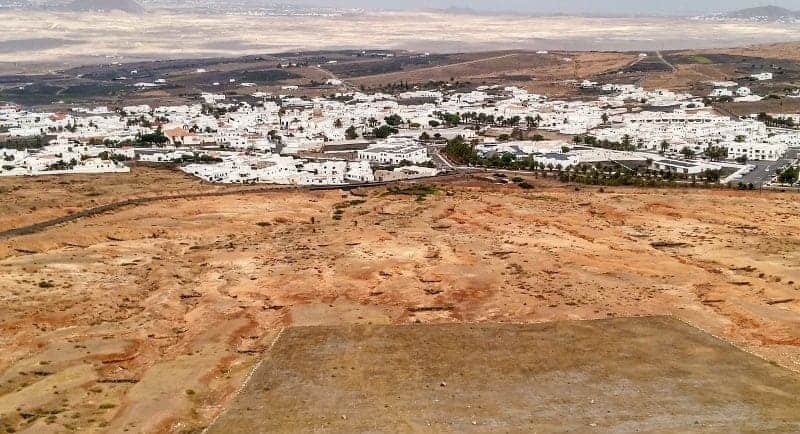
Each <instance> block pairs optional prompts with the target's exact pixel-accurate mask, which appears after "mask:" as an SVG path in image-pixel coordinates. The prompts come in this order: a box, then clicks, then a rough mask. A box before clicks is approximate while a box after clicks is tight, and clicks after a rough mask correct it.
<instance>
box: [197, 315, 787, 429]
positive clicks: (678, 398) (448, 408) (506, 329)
mask: <svg viewBox="0 0 800 434" xmlns="http://www.w3.org/2000/svg"><path fill="white" fill-rule="evenodd" d="M310 431H323V432H341V433H357V432H418V431H426V432H431V431H432V432H487V431H490V432H552V431H561V432H563V431H570V432H584V431H596V432H609V431H614V432H632V431H660V432H709V431H713V432H741V431H771V432H800V375H798V374H796V373H793V372H791V371H788V370H785V369H783V368H780V367H778V366H774V365H772V364H770V363H768V362H765V361H764V360H762V359H759V358H757V357H755V356H752V355H750V354H748V353H745V352H743V351H740V350H738V349H736V348H735V347H733V346H731V345H729V344H728V343H725V342H723V341H720V340H718V339H716V338H714V337H712V336H710V335H708V334H705V333H703V332H701V331H699V330H697V329H695V328H693V327H691V326H688V325H686V324H684V323H682V322H680V321H678V320H676V319H673V318H669V317H646V318H624V319H608V320H597V321H576V322H570V321H568V322H555V323H544V324H532V325H511V324H446V325H408V326H342V327H302V328H290V329H287V330H286V331H285V332H284V333H283V335H282V336H281V337H280V338H279V340H278V341H277V342H276V343H275V345H274V347H273V348H272V350H271V352H270V353H269V354H268V355H266V358H265V360H264V362H263V363H262V364H261V365H260V366H259V367H258V368H257V369H256V371H255V373H254V375H253V376H252V378H251V379H250V381H249V383H248V384H247V385H246V387H245V388H244V390H243V392H242V393H241V394H240V395H239V396H238V397H237V398H236V399H235V401H234V402H233V403H232V405H231V406H230V408H229V409H228V410H227V411H226V412H225V413H223V414H222V416H221V417H220V418H219V419H218V420H217V421H216V422H215V423H214V424H213V425H212V426H211V427H210V429H209V432H211V433H229V432H237V433H261V432H264V433H266V432H310Z"/></svg>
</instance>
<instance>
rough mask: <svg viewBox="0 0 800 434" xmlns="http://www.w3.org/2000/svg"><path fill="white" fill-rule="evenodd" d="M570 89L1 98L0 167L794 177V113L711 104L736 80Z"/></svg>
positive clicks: (299, 176)
mask: <svg viewBox="0 0 800 434" xmlns="http://www.w3.org/2000/svg"><path fill="white" fill-rule="evenodd" d="M771 78H772V77H771V76H770V74H769V73H765V74H759V75H754V76H753V78H752V79H753V80H770V79H771ZM331 81H332V84H333V85H341V84H342V83H341V81H339V80H331ZM242 85H243V86H246V85H248V84H247V83H243V84H242ZM574 85H575V86H576V87H578V88H579V89H581V90H584V91H590V92H591V93H592V95H594V96H592V97H591V98H589V97H587V98H580V99H574V100H551V99H549V98H548V97H547V96H545V95H538V94H533V93H529V92H528V91H526V90H524V89H521V88H519V87H515V86H506V87H503V86H497V85H495V86H477V87H476V88H474V89H472V90H469V91H464V90H453V89H450V86H449V84H448V83H444V84H442V85H440V86H436V87H433V86H426V87H425V88H419V87H418V88H416V89H412V90H409V91H404V92H399V93H396V94H386V93H369V94H368V93H364V92H360V91H355V90H353V91H349V92H338V93H335V94H332V95H330V96H328V97H314V98H306V97H302V96H297V95H295V93H296V92H297V91H298V89H297V88H296V87H294V86H286V87H285V88H284V91H285V92H286V93H285V94H282V95H270V94H267V93H264V92H254V93H253V94H251V95H250V96H249V98H246V100H245V99H244V98H240V97H237V98H229V97H228V96H226V95H225V94H222V93H219V94H213V93H203V94H201V95H199V96H198V100H197V102H196V103H195V104H192V105H180V106H160V107H151V106H148V105H137V106H122V107H120V108H117V109H111V108H109V107H104V106H101V107H93V108H80V107H76V108H72V109H71V110H70V111H69V112H53V113H39V112H29V111H26V110H24V109H23V108H21V107H18V106H15V105H6V106H3V107H0V131H2V133H0V140H2V142H0V146H2V148H0V154H1V155H0V157H2V165H1V166H0V176H34V175H57V174H58V175H62V174H68V173H115V172H127V171H129V170H130V168H129V167H128V166H129V164H131V163H134V164H171V165H175V166H176V167H178V168H179V169H180V170H182V171H184V172H186V173H188V174H191V175H194V176H197V177H199V178H202V179H203V180H205V181H208V182H214V183H274V184H291V185H301V186H302V185H344V184H358V183H371V182H386V181H395V180H401V179H414V178H426V177H433V176H436V175H439V174H442V173H449V172H452V171H456V170H476V169H478V168H481V167H500V168H506V169H514V170H536V169H540V170H544V171H549V172H553V173H555V172H557V173H559V174H563V173H567V174H570V173H578V172H579V171H580V173H584V174H585V173H587V172H589V173H595V180H597V175H596V174H597V173H601V174H602V173H605V172H609V173H614V174H616V176H617V177H619V176H622V175H625V176H626V177H627V178H626V179H629V178H630V175H631V174H634V175H635V176H639V177H641V176H645V174H646V176H649V177H650V178H652V177H654V176H655V178H657V179H661V180H670V181H677V182H681V181H683V182H692V183H695V182H698V181H701V180H702V181H703V182H704V183H713V184H724V185H738V186H739V187H740V188H755V187H763V186H765V185H781V186H791V185H792V184H795V183H797V168H796V161H795V159H796V157H797V149H798V148H800V131H798V130H796V129H795V126H797V125H800V114H793V113H769V114H767V113H760V114H753V115H751V116H749V117H744V118H737V117H732V116H727V115H723V114H720V113H718V112H716V111H715V110H714V109H713V108H712V107H711V104H712V102H713V101H714V100H715V99H719V98H730V97H732V96H734V95H737V98H740V99H747V100H753V99H755V98H760V97H758V96H757V95H753V94H751V92H750V90H749V88H747V87H745V86H739V85H738V84H737V83H736V82H720V83H713V85H714V87H715V89H714V91H713V92H712V93H711V95H709V96H706V97H697V96H693V95H690V94H686V93H676V92H672V91H669V90H645V89H642V88H640V87H637V86H635V85H618V84H599V83H596V82H592V81H588V80H585V81H583V82H576V83H574ZM764 162H767V164H766V165H765V164H764ZM584 178H586V177H584ZM607 178H608V177H607V176H606V177H605V178H604V179H607ZM566 179H570V180H572V179H574V177H572V176H567V177H566Z"/></svg>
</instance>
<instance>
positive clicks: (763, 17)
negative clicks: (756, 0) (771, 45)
mask: <svg viewBox="0 0 800 434" xmlns="http://www.w3.org/2000/svg"><path fill="white" fill-rule="evenodd" d="M723 17H724V18H728V19H732V20H745V21H765V22H773V21H795V20H797V19H800V13H798V12H795V11H792V10H789V9H786V8H782V7H779V6H760V7H755V8H748V9H741V10H738V11H733V12H729V13H727V14H724V15H723Z"/></svg>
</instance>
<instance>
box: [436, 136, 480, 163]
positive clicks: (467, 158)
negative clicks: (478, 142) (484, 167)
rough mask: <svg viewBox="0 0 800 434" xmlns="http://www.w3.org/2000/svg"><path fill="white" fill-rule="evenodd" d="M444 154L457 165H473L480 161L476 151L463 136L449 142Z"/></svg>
mask: <svg viewBox="0 0 800 434" xmlns="http://www.w3.org/2000/svg"><path fill="white" fill-rule="evenodd" d="M444 153H445V155H447V157H448V158H450V160H452V161H453V162H455V163H456V164H473V163H475V162H477V161H478V155H477V154H476V153H475V149H473V147H472V146H471V145H470V144H469V143H467V142H466V141H465V140H464V138H463V137H461V136H456V137H454V138H453V139H450V140H448V141H447V145H446V146H445V148H444Z"/></svg>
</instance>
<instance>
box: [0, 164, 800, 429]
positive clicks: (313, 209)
mask: <svg viewBox="0 0 800 434" xmlns="http://www.w3.org/2000/svg"><path fill="white" fill-rule="evenodd" d="M112 178H113V181H114V182H113V183H112V182H111V181H112ZM487 178H489V177H488V176H487V177H484V176H470V177H467V176H463V177H454V178H450V179H446V180H442V181H437V182H435V183H428V184H405V185H401V186H398V187H397V189H393V190H388V189H387V188H383V187H382V188H374V189H361V190H355V191H352V192H345V191H341V190H333V191H304V190H294V189H286V190H274V191H270V192H261V193H253V192H251V193H242V194H230V195H225V196H213V197H203V198H193V199H173V200H167V201H156V202H151V203H148V204H144V205H140V206H131V207H125V208H121V209H118V210H116V211H114V212H109V213H105V214H101V215H98V216H94V217H90V218H84V219H79V220H77V221H74V222H71V223H66V224H63V225H59V226H55V227H52V228H49V229H45V230H43V231H41V232H39V233H35V234H31V235H23V236H15V237H9V238H5V239H2V240H0V330H1V331H0V345H2V348H4V351H3V352H2V354H0V415H2V417H1V418H0V428H4V429H6V430H8V429H11V430H19V429H22V428H26V427H27V428H31V429H33V430H35V431H36V432H65V431H68V430H74V429H79V430H85V431H101V432H121V431H124V430H128V431H130V432H140V431H171V432H185V431H193V430H198V429H201V428H202V427H205V426H207V425H208V424H209V423H210V422H211V421H212V420H213V419H214V417H215V416H216V415H217V414H218V413H219V412H220V411H221V410H222V409H223V408H224V407H225V406H227V405H228V404H229V403H230V400H231V399H232V397H233V395H234V393H235V392H236V390H237V389H238V388H239V387H241V385H242V384H243V382H244V380H245V378H246V376H247V374H248V373H249V372H250V370H251V368H252V367H253V366H254V365H255V364H256V362H257V361H258V360H259V359H260V358H261V355H262V354H264V352H265V351H266V350H267V349H268V348H269V347H270V345H271V344H272V342H273V341H274V340H275V338H276V336H277V335H278V333H279V332H280V331H281V330H282V329H284V328H285V327H287V326H291V325H323V324H324V325H337V324H353V323H372V324H408V323H418V322H419V323H457V322H481V323H483V322H487V323H504V322H514V323H538V322H545V321H552V320H566V319H599V318H612V317H623V316H639V315H672V316H675V317H677V318H678V319H680V320H682V321H684V322H687V323H689V324H691V325H693V326H695V327H697V328H699V329H701V330H704V331H706V332H708V333H710V334H712V335H715V336H718V337H720V338H722V339H724V340H726V341H729V342H732V343H733V344H735V345H736V346H738V347H739V348H742V349H744V350H746V351H749V352H752V353H754V354H756V355H758V356H760V357H763V358H765V359H766V360H769V361H771V362H773V363H775V364H779V365H782V366H784V367H786V368H788V369H791V370H794V371H800V269H799V268H798V267H797V264H798V263H800V235H799V234H800V232H798V228H800V201H799V200H798V197H797V196H796V195H794V194H788V193H779V192H737V191H730V190H709V189H664V190H642V189H635V188H608V187H606V188H605V190H602V189H599V188H597V187H581V188H576V187H575V186H573V185H566V184H560V183H555V182H553V181H549V180H544V179H540V178H533V177H532V178H530V180H529V181H530V183H531V184H533V187H534V188H532V189H530V190H523V189H520V188H519V187H517V186H515V185H513V184H509V185H500V184H497V183H494V182H490V181H489V180H487ZM154 180H158V184H159V186H161V188H162V189H164V190H168V193H169V194H177V193H181V192H186V193H195V192H200V191H210V190H225V189H230V188H233V187H211V186H208V185H204V184H201V183H200V182H199V181H196V180H192V179H190V178H187V177H185V176H184V175H182V174H179V173H178V172H171V171H167V170H163V169H150V168H144V167H136V168H134V170H133V172H132V173H131V174H129V175H112V176H75V177H65V178H41V179H37V180H36V182H35V183H34V181H33V180H31V179H29V178H24V179H23V178H17V179H4V180H0V188H1V189H2V192H3V198H4V200H3V204H2V210H0V212H2V215H1V216H0V222H3V223H2V227H0V229H8V228H11V227H17V226H20V225H22V224H27V223H33V222H37V221H41V220H45V219H47V218H51V217H54V216H57V215H63V214H67V213H68V212H73V211H74V210H77V209H81V208H85V207H88V206H93V205H97V204H103V203H110V202H113V201H115V200H120V199H127V198H130V197H135V196H153V195H156V194H160V193H157V192H155V191H153V190H152V189H151V188H149V187H148V186H149V185H152V184H153V181H154ZM71 184H74V187H70V185H71ZM87 184H91V185H96V186H97V187H96V188H94V189H92V190H91V192H90V193H87V191H88V190H89V189H87V188H86V187H85V186H86V185H87ZM239 188H241V187H239ZM89 194H90V195H89ZM87 195H89V196H87ZM35 203H40V204H52V206H48V207H45V208H47V209H48V211H46V212H43V211H41V210H40V208H39V207H36V208H35V209H32V207H34V206H35V205H34V204H35ZM53 210H56V211H58V212H62V211H63V212H62V213H61V214H59V213H55V212H53ZM70 210H72V211H70ZM21 216H29V218H28V219H23V218H21Z"/></svg>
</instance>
